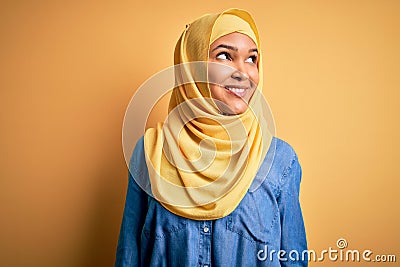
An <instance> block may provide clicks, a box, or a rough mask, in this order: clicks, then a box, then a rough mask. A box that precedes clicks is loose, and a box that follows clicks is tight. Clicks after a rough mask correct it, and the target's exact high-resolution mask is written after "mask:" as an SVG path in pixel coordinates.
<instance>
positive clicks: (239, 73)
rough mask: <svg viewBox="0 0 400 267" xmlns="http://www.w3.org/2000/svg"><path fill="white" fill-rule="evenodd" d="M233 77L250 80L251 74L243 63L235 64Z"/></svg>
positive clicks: (239, 79)
mask: <svg viewBox="0 0 400 267" xmlns="http://www.w3.org/2000/svg"><path fill="white" fill-rule="evenodd" d="M231 77H232V78H233V79H235V80H237V81H243V80H248V79H249V75H248V74H247V72H246V69H245V67H244V66H243V64H240V63H239V64H235V66H234V69H233V72H232V74H231Z"/></svg>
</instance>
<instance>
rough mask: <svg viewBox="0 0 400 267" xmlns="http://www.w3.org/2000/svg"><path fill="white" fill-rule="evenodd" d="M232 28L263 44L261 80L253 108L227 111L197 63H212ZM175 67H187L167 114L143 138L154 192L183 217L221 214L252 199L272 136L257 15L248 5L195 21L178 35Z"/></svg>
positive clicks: (178, 76) (179, 77) (178, 72)
mask: <svg viewBox="0 0 400 267" xmlns="http://www.w3.org/2000/svg"><path fill="white" fill-rule="evenodd" d="M232 32H240V33H243V34H246V35H248V36H249V37H250V38H252V39H253V41H254V42H255V43H256V45H257V47H258V51H259V59H260V60H259V66H258V69H259V74H260V81H259V84H258V90H256V92H255V93H254V95H253V97H252V98H251V100H250V102H249V108H248V109H247V110H246V111H245V112H244V113H242V114H239V115H234V116H225V115H222V114H220V112H219V109H218V107H217V106H216V104H215V103H214V101H213V100H212V99H211V94H210V90H209V88H208V85H207V83H201V82H198V80H197V78H198V77H199V75H200V76H201V75H203V77H204V75H206V73H207V67H206V66H207V65H206V64H203V65H202V67H197V66H198V65H197V66H195V67H193V65H190V63H191V62H206V61H207V60H208V54H209V48H210V44H211V43H212V42H214V41H215V40H216V39H218V38H220V37H222V36H224V35H226V34H229V33H232ZM178 64H181V65H178ZM185 64H189V65H185ZM199 64H200V65H201V63H199ZM175 65H178V66H181V67H179V68H177V69H176V72H175V75H176V81H177V86H176V87H175V88H174V89H173V92H172V95H171V99H170V104H169V112H168V118H167V120H166V121H165V122H164V123H159V124H158V125H157V127H156V128H150V129H148V130H147V131H146V132H145V135H144V148H145V155H146V163H147V167H148V170H149V176H150V183H151V190H152V194H153V196H154V197H155V198H156V199H157V200H158V201H159V202H160V203H161V204H162V205H163V206H164V207H165V208H166V209H168V210H169V211H171V212H172V213H175V214H177V215H180V216H183V217H186V218H190V219H195V220H211V219H218V218H222V217H224V216H226V215H228V214H229V213H231V212H232V211H233V210H234V209H235V208H236V207H237V206H238V205H239V203H240V201H241V200H242V199H243V197H244V196H245V194H246V192H247V191H248V189H249V187H250V185H251V183H252V181H253V179H254V177H255V175H256V173H257V171H258V169H259V167H260V165H261V163H262V161H263V159H264V157H265V155H266V153H267V151H268V148H269V146H270V144H271V140H272V135H271V134H270V132H269V131H268V129H267V125H266V121H265V119H264V117H263V115H262V113H263V108H262V104H261V103H262V101H261V100H260V98H261V97H262V93H261V88H262V64H261V53H260V41H259V35H258V31H257V28H256V26H255V23H254V20H253V18H252V17H251V15H250V14H249V13H248V12H246V11H244V10H240V9H228V10H226V11H224V12H222V13H220V14H212V15H205V16H203V17H201V18H199V19H197V20H195V21H194V22H192V23H191V24H190V25H187V26H186V29H185V30H184V32H183V33H182V35H181V37H180V39H179V40H178V43H177V45H176V48H175ZM182 83H184V84H182Z"/></svg>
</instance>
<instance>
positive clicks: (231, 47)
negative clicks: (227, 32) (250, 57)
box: [211, 44, 258, 53]
mask: <svg viewBox="0 0 400 267" xmlns="http://www.w3.org/2000/svg"><path fill="white" fill-rule="evenodd" d="M220 48H226V49H229V50H233V51H238V49H237V47H233V46H230V45H225V44H220V45H219V46H217V47H215V48H214V49H213V50H212V51H211V52H213V51H215V50H217V49H220ZM249 52H256V53H258V49H257V48H252V49H250V50H249Z"/></svg>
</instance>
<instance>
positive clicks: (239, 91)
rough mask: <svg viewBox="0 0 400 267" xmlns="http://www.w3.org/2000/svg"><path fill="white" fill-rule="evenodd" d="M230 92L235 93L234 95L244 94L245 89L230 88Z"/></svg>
mask: <svg viewBox="0 0 400 267" xmlns="http://www.w3.org/2000/svg"><path fill="white" fill-rule="evenodd" d="M228 89H229V91H233V92H234V93H243V92H244V90H245V89H243V88H231V87H228Z"/></svg>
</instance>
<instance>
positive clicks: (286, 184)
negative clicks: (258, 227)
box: [278, 154, 308, 266]
mask: <svg viewBox="0 0 400 267" xmlns="http://www.w3.org/2000/svg"><path fill="white" fill-rule="evenodd" d="M301 175H302V170H301V166H300V164H299V161H298V158H297V156H296V154H295V155H294V157H293V159H292V160H291V162H290V164H289V166H288V167H287V168H286V169H285V170H284V172H283V174H282V179H281V183H282V184H281V194H280V197H279V199H278V205H279V211H280V219H281V231H282V232H281V250H282V251H284V254H283V255H281V259H280V261H281V266H308V254H307V240H306V232H305V227H304V221H303V215H302V212H301V207H300V201H299V190H300V181H301Z"/></svg>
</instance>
